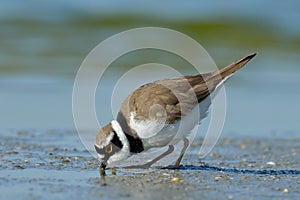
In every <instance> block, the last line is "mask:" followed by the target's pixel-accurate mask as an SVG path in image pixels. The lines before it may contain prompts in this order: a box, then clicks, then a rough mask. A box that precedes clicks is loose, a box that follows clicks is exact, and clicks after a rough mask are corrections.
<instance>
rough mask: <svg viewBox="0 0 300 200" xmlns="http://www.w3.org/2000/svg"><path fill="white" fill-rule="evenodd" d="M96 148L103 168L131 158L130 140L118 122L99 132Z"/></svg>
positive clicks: (113, 122)
mask: <svg viewBox="0 0 300 200" xmlns="http://www.w3.org/2000/svg"><path fill="white" fill-rule="evenodd" d="M94 146H95V149H96V152H97V154H98V157H99V160H100V162H101V167H103V168H105V167H106V166H107V165H110V164H112V163H114V162H117V161H121V160H124V159H127V158H128V157H129V156H130V150H129V144H128V140H127V138H126V136H125V134H124V133H123V131H122V128H121V127H120V126H119V124H118V122H116V121H112V122H111V123H109V124H108V125H106V126H104V127H103V128H102V129H100V130H99V131H98V133H97V134H96V138H95V143H94Z"/></svg>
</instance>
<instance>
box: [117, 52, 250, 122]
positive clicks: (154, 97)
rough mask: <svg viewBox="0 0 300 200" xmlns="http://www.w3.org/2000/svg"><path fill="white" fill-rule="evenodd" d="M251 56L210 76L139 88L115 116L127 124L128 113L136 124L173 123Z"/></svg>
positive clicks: (169, 80) (166, 80)
mask: <svg viewBox="0 0 300 200" xmlns="http://www.w3.org/2000/svg"><path fill="white" fill-rule="evenodd" d="M254 56H255V54H251V55H249V56H247V57H244V58H242V59H241V60H239V61H237V62H235V63H232V64H230V65H228V66H226V67H224V68H223V69H221V70H217V71H214V72H210V73H206V74H202V75H196V76H183V77H176V78H171V79H165V80H159V81H156V82H153V83H149V84H146V85H143V86H141V87H139V88H138V89H136V90H135V91H133V92H132V93H131V94H130V95H129V96H128V97H127V98H126V100H125V101H124V102H123V104H122V108H121V110H120V112H119V116H120V115H121V117H120V118H123V119H122V120H123V121H124V120H126V121H127V122H128V120H129V119H128V118H129V116H130V113H131V112H135V113H136V116H135V117H136V119H137V120H146V119H149V117H150V118H155V119H159V118H164V119H165V118H166V123H173V122H174V121H176V120H178V119H180V118H181V117H183V116H185V115H186V114H188V113H189V112H191V111H192V110H193V108H194V107H195V106H196V105H197V104H198V103H199V102H201V101H203V100H204V99H205V98H206V97H207V96H208V95H209V94H210V93H211V92H213V91H214V90H215V88H216V86H217V85H218V84H219V83H220V82H221V81H222V80H223V79H225V78H226V77H228V76H229V75H231V74H233V73H234V72H235V71H237V70H238V69H240V68H241V67H242V66H243V65H245V64H246V63H247V62H248V61H249V60H250V59H251V58H252V57H254ZM118 121H119V120H118Z"/></svg>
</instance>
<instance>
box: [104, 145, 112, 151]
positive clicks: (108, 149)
mask: <svg viewBox="0 0 300 200" xmlns="http://www.w3.org/2000/svg"><path fill="white" fill-rule="evenodd" d="M112 150H113V146H112V144H110V145H109V146H108V147H106V148H105V152H106V153H111V152H112Z"/></svg>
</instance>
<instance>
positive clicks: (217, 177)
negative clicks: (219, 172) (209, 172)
mask: <svg viewBox="0 0 300 200" xmlns="http://www.w3.org/2000/svg"><path fill="white" fill-rule="evenodd" d="M222 179H223V178H222V177H221V176H216V177H215V181H220V180H222Z"/></svg>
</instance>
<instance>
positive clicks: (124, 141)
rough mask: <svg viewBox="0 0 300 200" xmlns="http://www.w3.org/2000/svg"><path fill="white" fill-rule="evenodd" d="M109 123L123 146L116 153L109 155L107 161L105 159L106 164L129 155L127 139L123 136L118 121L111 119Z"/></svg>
mask: <svg viewBox="0 0 300 200" xmlns="http://www.w3.org/2000/svg"><path fill="white" fill-rule="evenodd" d="M111 125H112V128H113V130H114V131H115V132H116V134H117V136H118V138H119V139H120V141H121V142H122V144H123V147H122V149H121V150H120V151H119V152H118V153H116V154H114V155H113V156H111V157H110V158H109V159H108V161H107V162H108V164H111V163H114V162H117V161H121V160H124V159H126V158H128V157H129V156H130V149H129V142H128V139H127V137H126V136H125V134H124V132H123V130H122V128H121V126H120V124H119V122H117V121H116V120H113V121H111Z"/></svg>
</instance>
